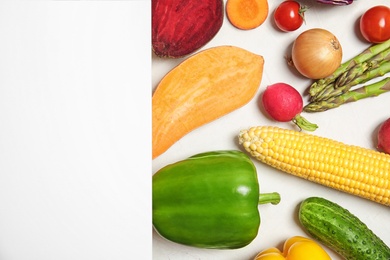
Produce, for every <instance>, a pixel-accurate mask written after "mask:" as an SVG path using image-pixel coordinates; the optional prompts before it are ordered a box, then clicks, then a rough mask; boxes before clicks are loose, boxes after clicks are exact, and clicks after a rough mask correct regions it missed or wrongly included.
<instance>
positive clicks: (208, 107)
mask: <svg viewBox="0 0 390 260" xmlns="http://www.w3.org/2000/svg"><path fill="white" fill-rule="evenodd" d="M263 65H264V59H263V57H262V56H260V55H257V54H254V53H252V52H249V51H247V50H244V49H242V48H238V47H234V46H218V47H213V48H210V49H206V50H204V51H201V52H198V53H197V54H194V55H193V56H191V57H189V58H187V59H186V60H184V61H183V62H182V63H180V64H179V65H178V66H177V67H175V68H174V69H172V70H171V71H170V72H168V73H167V75H165V77H164V78H163V79H162V80H161V81H160V83H159V84H158V86H157V88H156V90H155V92H154V94H153V97H152V144H153V151H152V153H153V155H152V156H153V159H154V158H156V157H157V156H159V155H161V154H162V153H164V152H165V151H166V150H168V149H169V148H170V147H171V146H172V145H173V144H174V143H175V142H177V141H178V140H179V139H181V138H182V137H183V136H185V135H186V134H187V133H189V132H191V131H192V130H194V129H196V128H198V127H200V126H202V125H204V124H206V123H209V122H211V121H213V120H215V119H217V118H219V117H222V116H223V115H226V114H228V113H230V112H232V111H234V110H236V109H238V108H240V107H242V106H243V105H245V104H246V103H248V102H249V101H250V100H251V99H252V98H253V97H254V95H255V94H256V92H257V90H258V88H259V86H260V83H261V79H262V75H263Z"/></svg>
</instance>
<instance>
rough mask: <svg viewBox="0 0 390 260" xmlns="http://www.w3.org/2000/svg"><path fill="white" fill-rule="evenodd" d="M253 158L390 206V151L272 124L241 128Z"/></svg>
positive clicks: (245, 144)
mask: <svg viewBox="0 0 390 260" xmlns="http://www.w3.org/2000/svg"><path fill="white" fill-rule="evenodd" d="M238 140H239V143H240V144H241V145H242V146H243V147H244V149H245V150H246V151H247V152H249V153H250V154H251V155H252V156H253V157H254V158H256V159H258V160H259V161H261V162H263V163H265V164H268V165H270V166H272V167H274V168H276V169H279V170H281V171H284V172H287V173H290V174H292V175H295V176H298V177H301V178H304V179H307V180H309V181H312V182H315V183H319V184H322V185H324V186H327V187H330V188H333V189H336V190H340V191H343V192H346V193H350V194H353V195H356V196H360V197H362V198H366V199H369V200H372V201H375V202H377V203H381V204H383V205H386V206H390V181H389V179H390V155H388V154H385V153H380V152H378V151H374V150H370V149H366V148H363V147H358V146H352V145H347V144H344V143H341V142H338V141H335V140H332V139H328V138H324V137H319V136H315V135H312V134H308V133H306V132H298V131H294V130H288V129H282V128H277V127H271V126H258V127H251V128H250V129H248V130H242V131H241V132H240V133H239V136H238Z"/></svg>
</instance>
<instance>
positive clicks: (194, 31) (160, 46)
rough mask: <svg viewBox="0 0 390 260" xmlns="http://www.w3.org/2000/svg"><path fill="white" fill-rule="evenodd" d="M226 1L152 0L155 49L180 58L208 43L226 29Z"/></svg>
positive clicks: (160, 54) (153, 43)
mask: <svg viewBox="0 0 390 260" xmlns="http://www.w3.org/2000/svg"><path fill="white" fill-rule="evenodd" d="M223 4H224V3H223V0H195V1H193V0H152V47H153V51H154V53H155V54H156V55H157V56H159V57H168V58H180V57H183V56H185V55H188V54H191V53H193V52H195V51H196V50H198V49H199V48H201V47H203V46H204V45H205V44H206V43H208V42H209V41H210V40H211V39H212V38H213V37H214V36H215V35H216V34H217V32H218V31H219V29H220V28H221V27H222V23H223V18H224V12H223V7H224V6H223Z"/></svg>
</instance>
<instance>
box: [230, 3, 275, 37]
mask: <svg viewBox="0 0 390 260" xmlns="http://www.w3.org/2000/svg"><path fill="white" fill-rule="evenodd" d="M268 12H269V7H268V0H227V2H226V14H227V17H228V19H229V21H230V23H231V24H232V25H233V26H235V27H237V28H239V29H242V30H250V29H254V28H256V27H259V26H260V25H261V24H262V23H264V21H265V19H267V16H268Z"/></svg>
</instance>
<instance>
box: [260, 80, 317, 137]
mask: <svg viewBox="0 0 390 260" xmlns="http://www.w3.org/2000/svg"><path fill="white" fill-rule="evenodd" d="M262 103H263V106H264V109H265V111H266V112H267V113H268V114H269V115H270V116H271V117H272V118H273V119H275V120H276V121H279V122H288V121H292V122H293V123H295V124H296V125H297V126H298V127H299V128H301V129H304V130H308V131H314V130H315V129H317V127H318V126H317V125H316V124H312V123H310V122H309V121H307V120H306V119H305V118H303V117H302V116H301V115H300V113H301V112H302V108H303V100H302V96H301V95H300V94H299V92H298V91H297V90H296V89H295V88H294V87H292V86H291V85H289V84H286V83H275V84H272V85H269V86H268V87H267V88H266V89H265V91H264V92H263V96H262Z"/></svg>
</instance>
